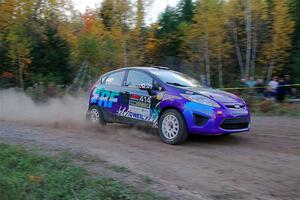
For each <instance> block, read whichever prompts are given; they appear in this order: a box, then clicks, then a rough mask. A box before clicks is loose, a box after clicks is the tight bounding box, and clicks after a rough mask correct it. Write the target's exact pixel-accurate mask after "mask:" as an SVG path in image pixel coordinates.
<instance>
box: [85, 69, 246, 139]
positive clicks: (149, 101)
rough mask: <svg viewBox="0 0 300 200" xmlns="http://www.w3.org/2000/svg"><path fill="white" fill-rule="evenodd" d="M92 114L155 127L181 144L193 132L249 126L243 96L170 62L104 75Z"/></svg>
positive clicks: (213, 132) (221, 131)
mask: <svg viewBox="0 0 300 200" xmlns="http://www.w3.org/2000/svg"><path fill="white" fill-rule="evenodd" d="M87 119H88V120H89V121H90V122H93V123H100V124H102V125H105V124H106V123H111V122H117V123H126V124H133V125H151V126H155V127H158V130H159V135H160V138H161V140H162V141H163V142H165V143H167V144H180V143H182V142H184V141H185V140H186V138H187V136H188V135H189V134H201V135H228V134H232V133H237V132H245V131H249V126H250V114H249V110H248V108H247V106H246V104H245V102H244V101H243V100H242V99H241V98H239V97H237V96H235V95H233V94H231V93H228V92H224V91H220V90H215V89H212V88H206V87H203V86H201V84H200V83H199V82H198V81H197V80H195V79H193V78H191V77H189V76H187V75H185V74H182V73H179V72H176V71H172V70H169V69H168V68H165V67H128V68H123V69H119V70H115V71H111V72H108V73H106V74H104V75H102V76H101V77H100V79H99V80H98V81H97V82H96V83H95V84H94V86H93V87H92V89H91V94H90V100H89V109H88V112H87Z"/></svg>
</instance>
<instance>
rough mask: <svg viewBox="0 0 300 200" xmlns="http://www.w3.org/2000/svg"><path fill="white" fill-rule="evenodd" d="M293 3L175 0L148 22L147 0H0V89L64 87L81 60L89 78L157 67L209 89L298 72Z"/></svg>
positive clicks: (278, 0)
mask: <svg viewBox="0 0 300 200" xmlns="http://www.w3.org/2000/svg"><path fill="white" fill-rule="evenodd" d="M298 4H299V3H297V1H296V0H272V1H269V0H244V1H240V0H226V1H225V0H201V1H200V0H196V1H193V0H180V1H179V3H178V5H177V6H176V7H174V8H172V7H167V8H166V9H165V11H164V12H163V13H161V15H160V16H159V18H158V21H156V22H149V21H148V20H147V16H148V14H149V13H148V12H149V5H151V1H150V0H136V1H130V0H103V1H101V4H100V6H99V7H95V8H90V9H87V10H86V12H85V13H84V14H81V13H79V12H76V11H74V10H73V8H72V3H71V1H61V0H6V1H1V3H0V52H1V54H0V74H1V77H5V81H8V82H10V84H7V86H5V84H6V83H7V82H5V81H4V79H3V78H2V80H1V81H0V83H1V84H2V85H1V86H0V87H8V86H19V87H26V86H31V85H33V84H34V83H36V82H45V83H49V82H54V83H56V84H62V85H68V84H70V83H71V82H72V80H73V79H74V78H75V77H76V74H77V73H78V71H80V69H81V66H82V65H83V63H88V66H89V72H90V74H91V77H92V78H95V77H97V76H98V75H99V74H101V73H103V72H106V71H109V70H112V69H116V68H120V67H124V66H151V65H164V66H168V67H170V68H172V69H175V70H179V71H183V72H185V73H188V74H190V75H191V76H194V77H195V78H197V79H199V78H200V76H201V77H202V78H203V77H204V79H205V81H206V83H207V85H211V86H215V87H224V86H233V85H236V84H237V82H238V81H239V80H240V79H241V78H246V79H247V78H249V77H251V76H254V77H260V78H263V79H264V80H268V79H270V77H271V76H272V75H273V74H283V73H294V72H295V73H294V74H295V75H297V74H299V73H298V72H299V63H300V62H299V59H295V58H297V55H299V52H300V50H299V49H300V40H299V38H300V37H299V35H300V33H299V27H300V25H299V21H300V17H299V13H300V6H299V5H298ZM297 66H298V67H297ZM4 83H5V84H4Z"/></svg>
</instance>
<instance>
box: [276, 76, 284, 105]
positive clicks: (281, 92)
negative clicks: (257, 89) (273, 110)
mask: <svg viewBox="0 0 300 200" xmlns="http://www.w3.org/2000/svg"><path fill="white" fill-rule="evenodd" d="M285 95H286V87H285V81H284V79H283V78H279V82H278V87H277V91H276V99H277V101H278V102H279V103H282V102H283V101H284V98H285Z"/></svg>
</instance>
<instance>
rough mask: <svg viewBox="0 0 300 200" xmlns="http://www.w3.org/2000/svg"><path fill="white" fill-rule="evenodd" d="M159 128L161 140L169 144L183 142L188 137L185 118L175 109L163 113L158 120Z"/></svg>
mask: <svg viewBox="0 0 300 200" xmlns="http://www.w3.org/2000/svg"><path fill="white" fill-rule="evenodd" d="M158 130H159V136H160V138H161V140H162V141H163V142H164V143H167V144H172V145H176V144H181V143H183V142H184V141H185V140H186V139H187V137H188V132H187V128H186V123H185V120H184V118H183V117H182V115H181V114H180V113H179V112H178V111H177V110H175V109H169V110H166V111H164V112H163V113H162V115H161V117H160V118H159V122H158Z"/></svg>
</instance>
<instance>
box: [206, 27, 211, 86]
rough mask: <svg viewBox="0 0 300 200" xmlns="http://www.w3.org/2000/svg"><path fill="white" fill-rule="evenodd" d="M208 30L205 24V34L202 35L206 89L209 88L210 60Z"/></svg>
mask: <svg viewBox="0 0 300 200" xmlns="http://www.w3.org/2000/svg"><path fill="white" fill-rule="evenodd" d="M208 45H209V44H208V28H207V22H206V24H205V33H204V59H205V69H206V84H207V86H208V87H210V86H211V80H210V59H209V46H208Z"/></svg>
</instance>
